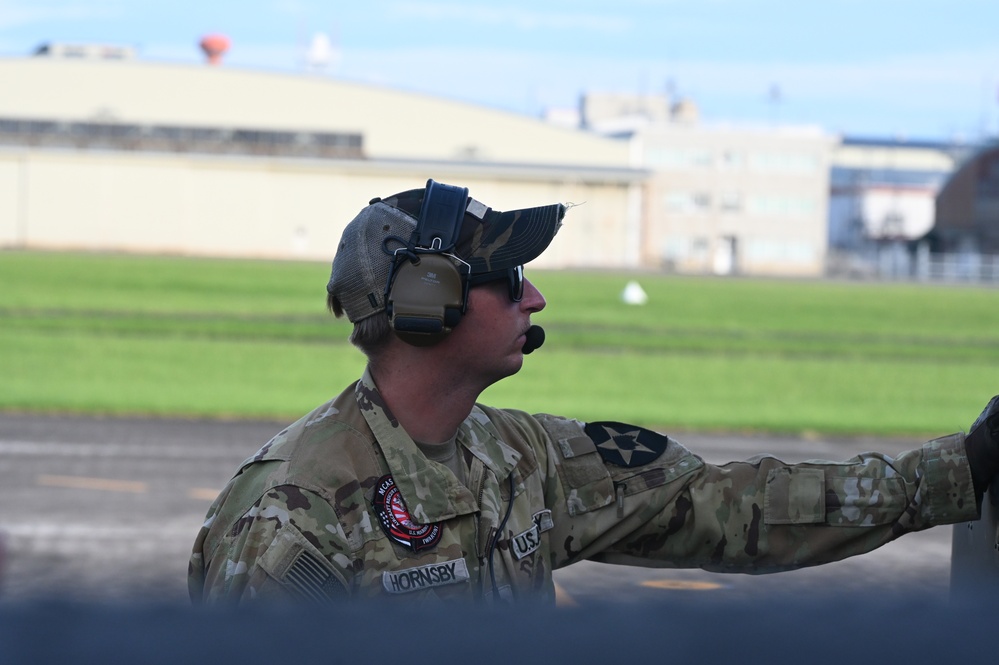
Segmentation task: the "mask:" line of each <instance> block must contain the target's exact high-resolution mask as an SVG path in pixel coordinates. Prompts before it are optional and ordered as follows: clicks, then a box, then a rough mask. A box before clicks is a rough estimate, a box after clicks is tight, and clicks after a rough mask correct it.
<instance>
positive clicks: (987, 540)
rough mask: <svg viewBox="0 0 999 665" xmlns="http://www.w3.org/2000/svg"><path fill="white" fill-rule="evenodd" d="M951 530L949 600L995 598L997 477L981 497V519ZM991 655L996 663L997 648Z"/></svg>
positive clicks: (998, 590) (998, 572)
mask: <svg viewBox="0 0 999 665" xmlns="http://www.w3.org/2000/svg"><path fill="white" fill-rule="evenodd" d="M952 528H953V529H954V531H953V534H952V538H951V554H950V592H951V597H952V598H955V599H957V600H961V599H963V598H966V597H969V596H970V597H974V596H976V595H977V594H980V593H983V592H985V591H986V590H989V589H991V590H992V591H993V593H995V594H996V595H999V478H997V479H996V480H994V481H993V482H992V485H991V487H990V488H989V490H988V491H987V492H985V496H984V497H983V498H982V517H981V519H979V520H978V521H977V522H965V523H964V524H955V525H954V526H953V527H952ZM994 656H995V659H996V660H999V649H997V650H996V653H995V654H994Z"/></svg>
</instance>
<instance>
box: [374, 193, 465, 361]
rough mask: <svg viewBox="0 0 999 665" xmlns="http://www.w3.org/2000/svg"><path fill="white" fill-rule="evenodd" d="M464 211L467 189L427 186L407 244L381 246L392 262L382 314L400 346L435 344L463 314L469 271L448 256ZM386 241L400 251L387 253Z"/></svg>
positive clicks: (450, 253) (391, 238) (458, 260)
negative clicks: (383, 313) (390, 256)
mask: <svg viewBox="0 0 999 665" xmlns="http://www.w3.org/2000/svg"><path fill="white" fill-rule="evenodd" d="M467 207H468V188H466V187H455V186H453V185H445V184H443V183H439V182H435V181H434V180H433V179H430V180H427V188H426V190H425V192H424V194H423V204H422V205H421V206H420V216H419V218H418V220H417V223H416V229H415V230H414V231H413V235H412V236H411V237H410V239H409V242H403V241H402V239H401V238H398V237H396V236H390V237H388V238H386V239H385V242H384V243H383V249H384V250H385V251H386V252H387V253H388V254H391V255H392V256H393V259H392V267H391V269H390V270H389V276H388V281H387V282H386V284H385V309H386V312H387V314H388V317H389V323H390V325H391V326H392V329H393V330H394V331H395V334H396V335H397V336H398V337H399V338H400V339H402V340H403V341H404V342H408V343H410V344H413V345H415V346H432V345H434V344H437V343H438V342H440V341H442V340H443V339H444V338H445V337H446V336H447V334H448V333H449V332H451V330H452V329H453V328H454V327H455V326H456V325H458V323H459V322H460V321H461V317H462V316H463V315H464V314H465V311H466V303H467V302H468V287H469V282H468V276H469V272H470V266H469V265H468V263H466V262H465V261H462V260H461V259H460V258H458V257H457V256H455V255H454V245H455V243H456V242H457V240H458V234H459V233H460V231H461V223H462V221H463V220H464V218H465V209H466V208H467ZM391 240H395V241H396V242H399V243H402V246H401V247H398V248H397V249H394V250H391V249H389V247H388V244H387V243H388V242H389V241H391Z"/></svg>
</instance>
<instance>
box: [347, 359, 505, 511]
mask: <svg viewBox="0 0 999 665" xmlns="http://www.w3.org/2000/svg"><path fill="white" fill-rule="evenodd" d="M354 395H355V397H356V399H357V406H358V409H359V410H360V411H361V413H362V414H363V415H364V420H365V421H366V422H367V423H368V427H370V428H371V432H372V433H373V434H374V435H375V440H376V443H377V445H378V448H379V449H380V450H381V451H382V454H383V455H384V456H385V463H386V464H387V465H388V468H389V473H390V474H391V475H392V478H393V479H394V480H395V485H396V487H397V488H398V489H399V492H400V493H401V494H402V498H403V500H404V501H405V502H406V507H407V508H408V509H409V513H410V515H412V517H413V519H414V520H416V521H417V522H420V523H422V524H433V523H435V522H440V521H443V520H447V519H451V518H452V517H456V516H458V515H467V514H470V513H474V512H476V511H478V510H479V506H478V501H477V499H476V498H475V497H474V496H473V495H472V493H471V492H470V491H469V490H468V488H466V487H465V486H464V485H462V484H461V483H460V482H458V479H457V478H456V477H455V475H454V474H453V473H451V471H450V470H449V469H448V468H447V467H445V466H444V465H442V464H437V463H435V462H431V461H430V460H428V459H427V458H426V456H425V455H424V454H423V453H422V452H420V449H419V448H417V446H416V444H415V443H414V442H413V439H412V438H411V437H410V436H409V434H408V433H407V432H406V430H404V429H403V428H402V426H401V425H400V424H399V422H398V421H397V420H396V419H395V417H394V416H393V415H392V412H391V411H389V408H388V406H387V405H386V404H385V402H384V400H383V399H382V396H381V394H380V393H379V392H378V387H377V386H376V385H375V381H374V378H372V376H371V372H370V370H369V369H367V368H365V370H364V374H363V376H362V377H361V380H360V381H358V382H357V385H356V387H355V389H354ZM457 442H458V445H459V446H464V447H465V448H467V449H468V450H469V451H470V452H471V453H472V455H474V456H475V457H476V458H478V459H479V460H481V461H482V463H483V465H484V466H485V467H486V468H488V469H489V470H490V471H492V472H493V473H494V474H495V475H496V477H497V478H498V479H501V480H502V479H504V478H506V477H507V476H509V475H510V473H511V472H512V471H513V469H514V467H516V466H517V462H518V461H519V460H520V453H518V452H517V451H515V450H513V449H512V448H510V446H508V445H506V444H505V443H504V442H503V441H501V440H500V439H499V436H498V434H497V432H496V429H495V428H494V427H493V425H492V423H491V422H490V421H489V419H488V418H487V417H486V415H485V414H484V413H483V412H482V411H481V410H480V409H478V408H475V409H473V411H472V413H471V414H470V415H469V417H468V418H466V419H465V421H464V422H463V423H462V424H461V426H460V427H459V428H458V438H457Z"/></svg>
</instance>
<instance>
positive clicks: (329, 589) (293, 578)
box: [284, 552, 350, 601]
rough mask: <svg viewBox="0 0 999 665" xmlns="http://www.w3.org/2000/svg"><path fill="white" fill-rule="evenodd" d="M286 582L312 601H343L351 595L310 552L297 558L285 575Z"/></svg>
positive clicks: (303, 553)
mask: <svg viewBox="0 0 999 665" xmlns="http://www.w3.org/2000/svg"><path fill="white" fill-rule="evenodd" d="M284 581H285V584H287V585H288V586H289V587H290V588H292V589H294V590H295V591H296V592H297V593H298V594H299V595H300V596H302V597H304V598H308V599H310V600H315V601H323V600H341V599H346V598H348V597H349V595H350V594H349V593H347V588H346V587H345V586H344V585H343V582H341V581H340V580H339V579H337V577H336V575H334V574H333V573H332V572H331V571H330V570H329V567H328V566H325V565H323V563H322V562H321V561H320V560H319V559H318V557H316V556H314V555H313V554H311V553H310V552H302V553H301V554H299V555H298V556H297V557H296V558H295V562H294V563H292V564H291V565H290V566H289V567H288V570H287V571H286V572H285V574H284Z"/></svg>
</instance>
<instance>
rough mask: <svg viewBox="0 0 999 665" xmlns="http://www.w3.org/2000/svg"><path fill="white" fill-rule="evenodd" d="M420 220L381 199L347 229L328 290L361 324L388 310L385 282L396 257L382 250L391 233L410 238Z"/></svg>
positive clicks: (338, 247)
mask: <svg viewBox="0 0 999 665" xmlns="http://www.w3.org/2000/svg"><path fill="white" fill-rule="evenodd" d="M415 227H416V220H414V219H413V218H412V217H410V216H409V215H407V214H406V213H404V212H402V211H401V210H398V209H396V208H393V207H392V206H390V205H388V204H386V203H385V202H383V201H379V202H377V203H374V204H372V205H369V206H368V207H366V208H364V209H363V210H362V211H361V212H360V213H358V215H357V217H355V218H354V219H353V220H352V221H351V222H350V223H349V224H348V225H347V227H346V228H345V229H344V230H343V235H342V236H341V238H340V244H339V245H338V246H337V252H336V256H335V257H334V258H333V270H332V272H331V274H330V281H329V284H328V285H327V287H326V290H327V291H328V292H329V293H331V294H333V296H335V297H336V299H337V300H339V301H340V305H341V306H342V307H343V310H344V311H345V312H346V313H347V318H348V319H349V320H350V321H351V323H357V322H358V321H360V320H362V319H366V318H367V317H369V316H371V315H372V314H376V313H378V312H381V311H383V310H384V309H385V283H386V282H387V281H388V274H389V268H390V267H391V263H392V257H391V256H389V255H388V254H386V253H385V252H384V251H383V250H382V243H383V242H384V240H385V238H386V237H387V236H392V235H394V236H399V237H400V238H403V239H404V240H406V239H408V238H409V236H410V234H411V233H412V232H413V228H415Z"/></svg>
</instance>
